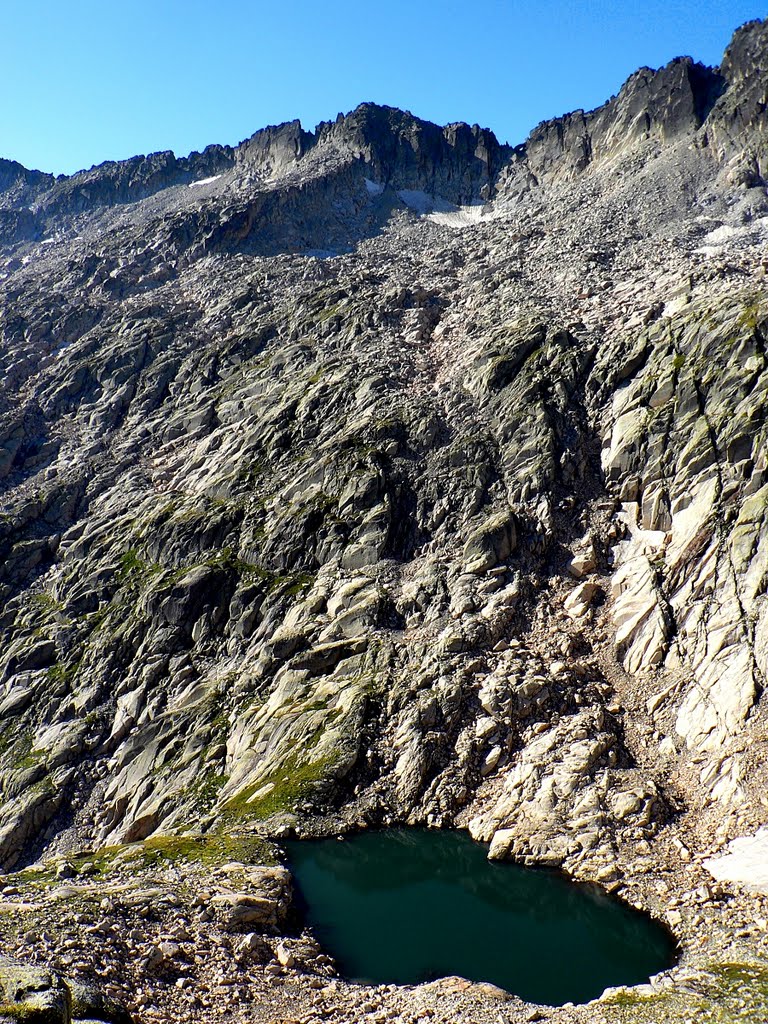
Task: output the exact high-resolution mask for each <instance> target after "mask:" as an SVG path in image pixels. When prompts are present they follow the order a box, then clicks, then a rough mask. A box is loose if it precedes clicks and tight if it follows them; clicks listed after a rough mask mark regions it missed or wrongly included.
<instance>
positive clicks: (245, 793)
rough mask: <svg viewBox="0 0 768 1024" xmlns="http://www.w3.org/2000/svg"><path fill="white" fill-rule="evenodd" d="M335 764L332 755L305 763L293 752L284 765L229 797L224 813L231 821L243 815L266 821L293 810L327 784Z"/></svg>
mask: <svg viewBox="0 0 768 1024" xmlns="http://www.w3.org/2000/svg"><path fill="white" fill-rule="evenodd" d="M335 763H336V762H335V760H334V759H333V758H331V757H324V758H320V759H319V760H316V761H307V762H305V763H303V764H302V763H300V762H299V758H298V755H296V754H292V755H291V756H290V757H289V758H288V759H287V760H286V762H285V764H284V765H283V767H281V768H278V769H277V770H276V771H275V772H273V773H272V774H271V775H268V776H267V777H266V778H263V779H261V780H260V781H259V782H258V783H256V784H254V785H252V786H248V787H246V788H245V789H243V790H241V792H239V793H238V794H237V795H236V796H234V797H232V798H231V799H230V800H228V801H227V802H226V803H225V804H224V807H223V816H224V818H225V819H226V820H228V821H230V820H236V819H242V818H250V819H254V820H257V821H266V819H267V818H271V817H272V816H273V815H275V814H282V813H285V812H290V811H293V810H295V808H296V807H297V805H298V804H300V803H302V802H304V801H305V800H308V799H309V798H310V797H312V796H313V795H314V794H315V793H317V791H318V790H322V789H324V788H325V787H327V786H328V784H329V783H330V781H331V779H332V776H333V768H334V765H335ZM267 786H272V788H271V789H270V790H269V792H266V793H264V794H263V795H262V796H260V797H255V794H256V793H258V792H259V791H260V790H262V789H265V788H266V787H267Z"/></svg>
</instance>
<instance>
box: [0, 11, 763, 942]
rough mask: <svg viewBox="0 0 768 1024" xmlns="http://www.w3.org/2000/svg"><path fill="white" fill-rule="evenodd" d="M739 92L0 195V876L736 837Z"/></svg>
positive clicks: (753, 375)
mask: <svg viewBox="0 0 768 1024" xmlns="http://www.w3.org/2000/svg"><path fill="white" fill-rule="evenodd" d="M767 62H768V32H767V28H766V23H764V22H754V23H751V24H750V25H747V26H745V27H744V28H742V29H740V30H739V31H738V32H737V33H736V36H735V37H734V40H733V42H732V44H731V46H730V47H729V49H728V51H727V52H726V55H725V57H724V60H723V63H722V64H721V66H720V68H718V69H708V68H704V67H703V66H701V65H698V64H695V63H693V62H692V61H691V60H690V59H689V58H681V59H678V60H676V61H673V62H672V63H671V64H669V65H668V66H667V67H665V68H662V69H661V70H659V71H655V72H654V71H650V70H648V69H643V70H641V71H639V72H637V73H636V74H635V75H633V76H632V77H631V78H630V79H629V81H628V82H627V83H626V84H625V85H624V86H623V88H622V89H621V90H620V91H619V93H618V95H617V96H616V97H614V98H612V99H611V100H609V101H608V103H606V104H605V105H604V106H603V107H601V108H599V109H598V110H596V111H592V112H589V113H584V112H575V113H573V114H569V115H567V116H566V117H564V118H561V119H558V120H556V121H553V122H548V123H547V124H544V125H540V126H539V127H538V128H537V129H535V131H534V132H533V133H532V135H531V136H530V138H529V139H528V140H527V142H526V143H525V144H524V145H522V146H518V147H516V148H514V149H513V148H511V147H507V146H502V145H500V144H499V143H498V142H497V141H496V140H495V138H494V137H493V135H492V134H491V133H490V132H488V131H486V130H483V129H480V128H478V127H477V126H474V127H469V126H467V125H450V126H448V127H446V128H440V127H437V126H435V125H431V124H428V123H427V122H424V121H421V120H419V119H418V118H415V117H413V116H412V115H410V114H408V113H404V112H402V111H396V110H392V109H390V108H385V107H377V106H375V105H373V104H363V105H362V106H361V107H359V108H358V109H357V110H355V111H353V112H352V113H351V114H348V115H346V116H339V118H338V119H337V120H336V121H334V122H328V123H324V124H322V125H320V126H318V128H317V129H316V131H315V132H307V131H305V130H304V129H303V128H302V127H301V125H300V124H299V123H298V122H292V123H289V124H286V125H281V126H277V127H271V128H266V129H264V130H263V131H261V132H258V133H256V135H254V136H252V137H251V138H250V139H249V140H247V141H246V142H244V143H242V144H241V145H240V146H238V147H236V148H227V147H220V146H212V147H209V148H208V149H206V150H205V151H204V152H203V153H202V154H192V155H191V156H190V157H188V158H183V159H177V158H176V157H174V156H173V154H169V153H163V154H154V155H152V156H150V157H137V158H135V159H134V160H131V161H126V162H123V163H118V164H104V165H101V166H100V167H97V168H93V169H92V170H91V171H87V172H82V173H80V174H78V175H74V176H73V177H71V178H66V179H62V178H59V179H54V178H52V177H51V176H49V175H44V174H41V173H39V172H30V171H26V170H25V169H24V168H21V167H20V166H19V165H17V164H12V163H10V162H7V161H6V162H3V163H2V164H0V237H1V239H2V248H1V249H0V280H1V281H2V288H3V292H4V301H3V304H2V308H1V309H0V330H1V331H2V346H1V347H0V377H2V388H0V488H2V512H1V514H0V596H1V597H2V610H1V611H0V636H2V644H0V793H1V794H2V806H1V807H0V862H1V863H2V864H3V865H4V867H5V868H6V869H10V868H13V867H18V866H21V865H23V864H24V863H26V862H28V861H30V860H31V859H34V858H35V857H38V856H51V855H54V854H56V853H57V852H60V851H66V850H68V849H69V848H71V847H72V845H81V844H93V845H94V846H95V847H97V848H101V847H113V846H119V845H120V844H127V843H137V842H140V841H143V840H145V839H147V837H150V836H154V835H163V834H169V833H179V832H180V833H184V832H187V831H190V830H191V831H203V832H206V833H208V834H211V835H230V834H241V833H243V834H250V833H255V832H258V833H262V834H264V835H270V836H275V835H280V834H285V832H286V830H288V831H290V830H298V831H328V830H330V829H337V830H343V829H345V828H350V827H359V826H375V825H379V824H382V823H387V822H412V823H427V824H431V825H441V826H446V827H447V826H461V827H466V828H468V829H469V830H470V831H471V833H472V834H473V835H474V836H476V837H477V838H480V839H483V840H486V841H488V842H490V843H491V854H492V856H494V857H510V856H511V857H515V858H517V859H520V860H524V861H526V862H530V863H547V864H555V865H561V866H564V867H565V868H566V869H567V870H568V871H570V872H571V873H572V874H574V875H576V876H579V877H583V878H591V879H597V880H599V881H602V882H604V883H606V884H613V883H616V884H618V883H617V880H624V883H626V884H630V883H629V881H628V879H629V878H630V877H631V875H632V871H631V870H630V867H629V865H636V864H639V863H641V862H650V863H655V864H656V865H661V864H663V863H668V862H669V860H670V858H674V856H675V854H674V847H673V845H672V844H673V839H674V841H675V842H680V843H682V844H683V845H684V846H685V848H686V849H693V850H698V851H699V852H701V854H702V856H703V855H704V854H705V853H711V852H712V850H711V848H710V847H711V843H712V842H713V837H714V836H716V837H717V838H718V840H719V841H722V842H723V843H724V842H725V841H726V840H728V839H732V838H734V837H735V836H737V835H739V834H742V833H743V832H744V831H749V830H752V831H754V830H755V829H756V828H758V827H759V826H760V825H762V824H763V823H764V822H763V816H764V809H763V803H762V802H761V794H764V792H765V786H766V783H767V782H768V778H767V777H766V757H765V754H766V751H765V724H766V717H765V715H766V711H765V705H764V699H763V698H762V694H763V688H764V685H765V677H766V673H767V672H768V611H767V610H766V607H767V606H766V580H767V579H768V525H767V519H766V509H768V467H767V466H766V440H767V438H766V429H767V427H766V423H767V422H768V419H767V417H766V403H767V402H768V366H767V365H766V338H767V337H768V295H767V292H766V269H767V265H766V260H765V252H766V241H768V193H767V191H766V184H765V181H764V175H765V174H766V122H765V96H764V85H763V83H764V82H765V80H766V76H765V71H766V63H767ZM670 851H671V852H670ZM654 858H656V860H655V861H654ZM265 899H267V902H268V901H269V897H265ZM273 912H274V913H273ZM237 913H238V914H248V913H252V915H254V917H253V919H254V920H256V919H258V920H259V921H262V919H263V920H267V918H268V919H269V923H270V925H271V926H273V927H274V928H280V927H282V926H283V925H282V923H281V920H279V919H278V917H277V916H275V913H276V911H275V907H273V906H271V905H270V906H266V905H261V904H259V905H258V906H256V905H253V906H250V905H248V904H243V905H242V907H241V908H240V910H237ZM270 914H272V916H271V917H270ZM260 915H261V916H260Z"/></svg>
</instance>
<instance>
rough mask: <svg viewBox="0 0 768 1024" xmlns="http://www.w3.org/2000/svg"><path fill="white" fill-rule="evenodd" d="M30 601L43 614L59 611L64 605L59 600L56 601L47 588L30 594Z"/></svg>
mask: <svg viewBox="0 0 768 1024" xmlns="http://www.w3.org/2000/svg"><path fill="white" fill-rule="evenodd" d="M30 601H31V602H32V604H33V605H34V606H35V607H37V608H38V609H39V610H40V611H41V612H43V613H44V614H45V613H53V612H61V611H63V610H64V605H63V604H62V603H61V601H57V600H56V598H55V597H54V596H53V594H49V593H48V591H47V590H44V591H42V592H41V593H39V594H32V596H31V597H30Z"/></svg>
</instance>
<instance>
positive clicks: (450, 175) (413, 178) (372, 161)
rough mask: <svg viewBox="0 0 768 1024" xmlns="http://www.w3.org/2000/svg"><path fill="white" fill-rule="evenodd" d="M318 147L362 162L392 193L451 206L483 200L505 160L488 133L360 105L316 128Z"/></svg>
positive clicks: (505, 155)
mask: <svg viewBox="0 0 768 1024" xmlns="http://www.w3.org/2000/svg"><path fill="white" fill-rule="evenodd" d="M317 137H318V142H319V144H321V145H324V146H332V147H334V148H336V149H337V150H339V151H340V152H342V153H346V154H348V155H350V156H352V157H354V158H356V159H360V160H362V161H363V162H364V163H365V164H366V165H367V166H368V168H369V173H370V175H371V177H372V178H375V179H376V180H377V181H380V182H382V183H383V184H386V185H389V186H391V187H392V188H394V189H424V190H425V191H428V192H431V193H433V194H434V193H437V194H439V195H441V196H443V197H444V198H446V199H448V200H449V201H452V202H457V203H462V202H471V201H472V200H476V199H479V198H481V197H485V198H487V197H488V196H489V194H490V192H491V190H492V188H493V184H494V182H495V180H496V176H497V175H498V172H499V171H500V169H501V167H502V166H503V164H504V162H505V160H506V159H507V158H508V157H509V154H510V147H508V146H502V145H501V144H500V143H499V142H498V140H497V139H496V136H495V135H494V134H493V132H491V131H489V130H488V129H486V128H480V127H479V126H478V125H472V126H470V125H468V124H464V123H462V122H458V123H456V124H450V125H447V126H446V127H444V128H441V127H440V126H439V125H436V124H433V123H431V122H430V121H423V120H422V119H421V118H418V117H414V115H413V114H411V113H410V112H409V111H402V110H398V109H396V108H395V107H387V106H379V105H378V104H375V103H362V104H361V105H360V106H359V107H357V108H356V109H355V110H353V111H352V112H351V113H350V114H347V115H346V116H343V115H339V117H338V118H337V119H336V121H335V122H326V123H324V124H320V125H318V129H317Z"/></svg>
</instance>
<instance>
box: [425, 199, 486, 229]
mask: <svg viewBox="0 0 768 1024" xmlns="http://www.w3.org/2000/svg"><path fill="white" fill-rule="evenodd" d="M502 216H503V213H502V211H501V210H496V209H494V207H493V206H491V204H490V203H479V202H478V203H473V204H472V205H471V206H456V207H454V208H453V210H445V211H441V212H438V213H429V214H427V219H428V220H431V221H434V223H435V224H444V225H445V226H446V227H449V228H466V227H469V225H470V224H479V223H480V222H481V221H489V220H498V218H499V217H502Z"/></svg>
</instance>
